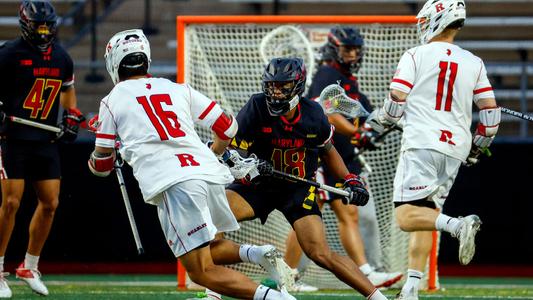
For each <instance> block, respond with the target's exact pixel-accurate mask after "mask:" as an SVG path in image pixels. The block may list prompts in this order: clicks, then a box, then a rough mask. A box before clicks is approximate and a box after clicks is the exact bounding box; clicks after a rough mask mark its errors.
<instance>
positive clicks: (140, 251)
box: [115, 147, 144, 255]
mask: <svg viewBox="0 0 533 300" xmlns="http://www.w3.org/2000/svg"><path fill="white" fill-rule="evenodd" d="M115 152H116V153H115V154H116V159H115V173H116V174H117V179H118V184H119V186H120V192H121V193H122V199H123V200H124V206H125V207H126V214H127V215H128V220H129V221H130V227H131V232H132V233H133V238H134V239H135V245H137V253H138V254H139V255H141V254H143V253H144V248H143V245H142V244H141V237H140V236H139V231H138V230H137V223H135V218H134V217H133V211H132V209H131V203H130V197H129V196H128V190H127V189H126V183H125V182H124V176H122V166H123V165H124V160H123V159H122V157H121V156H120V154H119V153H118V147H117V148H116V151H115Z"/></svg>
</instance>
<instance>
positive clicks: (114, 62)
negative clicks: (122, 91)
mask: <svg viewBox="0 0 533 300" xmlns="http://www.w3.org/2000/svg"><path fill="white" fill-rule="evenodd" d="M138 53H142V54H144V56H145V57H146V60H147V64H148V66H147V69H148V68H149V67H150V61H151V56H150V43H149V42H148V39H147V38H146V36H145V35H144V33H143V31H142V30H140V29H130V30H125V31H121V32H119V33H117V34H115V35H114V36H113V37H112V38H111V39H110V40H109V42H108V43H107V46H106V51H105V54H104V58H105V61H106V69H107V72H108V73H109V76H111V80H113V83H114V84H117V83H118V82H119V81H120V76H119V68H121V63H122V62H123V60H124V58H125V57H126V56H128V57H129V58H132V57H134V56H135V55H134V54H138ZM131 61H132V62H134V63H135V64H138V63H139V61H138V60H135V59H133V60H131ZM122 67H130V68H135V67H138V66H135V65H132V66H124V65H122Z"/></svg>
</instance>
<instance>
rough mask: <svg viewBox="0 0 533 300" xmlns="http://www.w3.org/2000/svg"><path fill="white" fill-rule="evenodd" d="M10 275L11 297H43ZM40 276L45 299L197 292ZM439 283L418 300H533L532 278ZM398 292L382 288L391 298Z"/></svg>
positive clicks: (120, 280) (163, 280)
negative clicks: (42, 280)
mask: <svg viewBox="0 0 533 300" xmlns="http://www.w3.org/2000/svg"><path fill="white" fill-rule="evenodd" d="M12 277H13V276H11V279H12V280H11V281H10V286H11V288H12V290H13V298H12V299H43V298H41V297H40V296H38V295H36V294H33V293H32V292H31V291H30V289H29V288H28V287H27V286H25V285H24V284H23V283H22V282H20V281H18V280H16V279H14V278H12ZM43 279H44V281H45V282H46V283H47V285H48V288H49V290H50V295H49V296H48V297H47V298H46V299H72V300H78V299H80V300H87V299H110V300H113V299H187V298H190V297H194V296H195V294H196V293H195V292H186V291H176V281H175V280H176V277H175V276H172V275H160V276H158V275H120V276H119V275H64V276H62V275H48V276H45V277H43ZM441 285H442V287H443V289H442V290H441V291H438V292H434V293H422V295H421V297H420V299H443V300H448V299H450V300H451V299H533V278H526V279H524V278H441ZM397 292H398V291H397V290H387V291H384V293H385V295H387V296H388V297H389V298H390V299H393V298H394V297H393V296H394V295H395V294H396V293H397ZM295 296H296V298H298V299H303V300H311V299H313V300H319V299H325V300H329V299H331V300H333V299H364V298H363V297H361V296H358V295H356V294H355V293H353V292H350V291H319V292H316V293H310V294H308V293H298V294H295ZM225 299H229V298H225Z"/></svg>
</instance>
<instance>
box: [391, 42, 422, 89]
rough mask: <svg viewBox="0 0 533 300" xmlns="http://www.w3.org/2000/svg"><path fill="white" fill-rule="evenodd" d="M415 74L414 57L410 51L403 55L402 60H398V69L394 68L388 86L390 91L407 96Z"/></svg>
mask: <svg viewBox="0 0 533 300" xmlns="http://www.w3.org/2000/svg"><path fill="white" fill-rule="evenodd" d="M415 74H416V63H415V57H414V53H411V50H409V51H406V52H405V53H404V54H403V56H402V58H400V62H399V63H398V67H397V68H396V72H395V73H394V77H393V78H392V81H391V84H390V89H391V90H392V89H394V90H398V91H401V92H404V93H407V94H409V92H411V89H412V88H413V85H414V82H415Z"/></svg>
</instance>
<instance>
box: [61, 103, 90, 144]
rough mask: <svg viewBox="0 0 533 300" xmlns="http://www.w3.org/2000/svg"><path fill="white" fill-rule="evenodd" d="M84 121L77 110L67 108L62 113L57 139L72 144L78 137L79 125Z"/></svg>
mask: <svg viewBox="0 0 533 300" xmlns="http://www.w3.org/2000/svg"><path fill="white" fill-rule="evenodd" d="M83 121H85V117H84V116H83V114H82V113H81V111H80V110H79V109H77V108H69V109H66V110H65V111H64V112H63V121H62V122H61V124H60V125H59V127H60V128H61V132H60V133H59V134H58V136H57V137H58V139H61V140H63V141H67V142H72V141H74V140H75V139H76V137H77V136H78V131H79V130H80V124H81V123H82V122H83Z"/></svg>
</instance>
